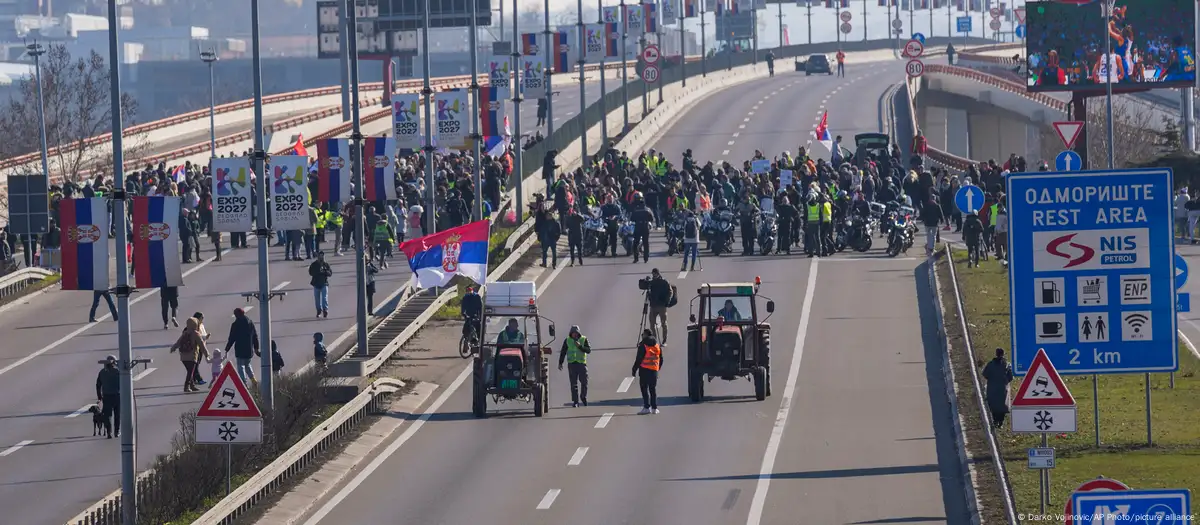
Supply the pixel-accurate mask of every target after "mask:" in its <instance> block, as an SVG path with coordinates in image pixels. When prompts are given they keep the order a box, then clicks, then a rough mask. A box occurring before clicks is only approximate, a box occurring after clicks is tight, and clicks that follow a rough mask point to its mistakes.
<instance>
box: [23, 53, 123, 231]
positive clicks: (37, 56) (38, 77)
mask: <svg viewBox="0 0 1200 525" xmlns="http://www.w3.org/2000/svg"><path fill="white" fill-rule="evenodd" d="M25 50H26V51H27V52H28V53H29V55H30V56H32V57H33V75H34V80H35V81H36V82H37V97H38V133H39V134H41V136H42V176H44V177H46V180H50V162H49V160H48V159H47V157H48V153H49V152H48V150H47V149H46V103H45V101H44V100H43V98H42V61H41V56H42V55H44V54H46V48H44V47H42V46H41V44H38V43H37V42H34V43H32V44H29V45H27V46H25ZM118 98H119V97H118ZM29 253H33V252H29Z"/></svg>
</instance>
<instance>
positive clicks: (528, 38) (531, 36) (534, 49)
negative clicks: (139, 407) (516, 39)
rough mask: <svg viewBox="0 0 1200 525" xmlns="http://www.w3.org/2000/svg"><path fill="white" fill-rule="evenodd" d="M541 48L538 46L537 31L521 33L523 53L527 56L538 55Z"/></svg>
mask: <svg viewBox="0 0 1200 525" xmlns="http://www.w3.org/2000/svg"><path fill="white" fill-rule="evenodd" d="M539 51H541V49H540V48H539V47H538V34H537V33H521V54H522V55H525V56H527V57H528V56H537V55H538V52H539Z"/></svg>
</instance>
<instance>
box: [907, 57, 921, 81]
mask: <svg viewBox="0 0 1200 525" xmlns="http://www.w3.org/2000/svg"><path fill="white" fill-rule="evenodd" d="M904 72H905V73H908V76H909V78H917V77H919V76H921V75H922V74H924V73H925V64H924V63H923V62H921V61H920V60H917V59H915V58H914V59H912V60H909V61H908V64H905V65H904Z"/></svg>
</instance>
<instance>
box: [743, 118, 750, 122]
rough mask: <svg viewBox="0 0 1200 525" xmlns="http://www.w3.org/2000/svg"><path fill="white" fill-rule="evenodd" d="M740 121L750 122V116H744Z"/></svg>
mask: <svg viewBox="0 0 1200 525" xmlns="http://www.w3.org/2000/svg"><path fill="white" fill-rule="evenodd" d="M742 122H750V117H746V118H744V119H742Z"/></svg>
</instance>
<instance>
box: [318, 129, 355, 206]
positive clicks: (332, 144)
mask: <svg viewBox="0 0 1200 525" xmlns="http://www.w3.org/2000/svg"><path fill="white" fill-rule="evenodd" d="M350 176H351V174H350V139H325V140H319V141H317V201H319V202H349V201H350Z"/></svg>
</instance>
